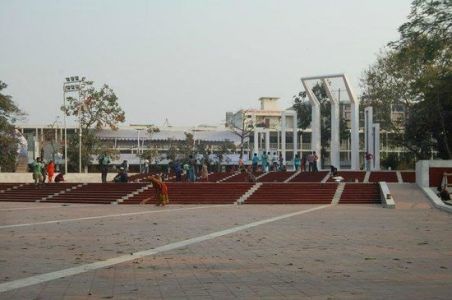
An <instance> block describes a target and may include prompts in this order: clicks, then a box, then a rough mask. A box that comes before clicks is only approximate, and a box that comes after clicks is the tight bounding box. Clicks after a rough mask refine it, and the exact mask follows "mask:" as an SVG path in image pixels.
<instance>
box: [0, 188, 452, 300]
mask: <svg viewBox="0 0 452 300" xmlns="http://www.w3.org/2000/svg"><path fill="white" fill-rule="evenodd" d="M400 186H401V185H397V186H396V185H394V186H393V185H390V189H391V193H392V194H393V196H394V199H395V201H396V204H397V209H394V210H391V209H383V208H381V207H379V206H374V205H337V206H328V207H326V208H324V209H319V210H316V211H310V212H307V213H303V214H300V215H297V216H293V217H289V218H285V219H281V220H278V221H274V222H270V223H266V224H262V225H259V226H256V227H252V228H248V229H244V230H241V231H237V232H235V233H231V234H226V235H223V236H220V237H216V238H212V239H209V240H205V241H202V242H195V243H192V244H190V245H187V246H183V247H181V248H176V249H172V250H169V251H162V252H159V253H157V254H155V255H150V256H146V257H142V258H139V259H132V260H130V261H127V262H123V263H118V264H114V265H111V266H108V267H105V268H98V269H96V270H92V271H88V272H83V273H80V274H77V275H72V276H66V277H64V278H58V279H53V280H50V281H47V282H44V283H40V284H36V285H30V286H26V287H22V288H17V289H12V290H9V291H5V292H2V293H0V299H303V298H309V299H389V298H391V299H450V294H451V292H452V239H451V237H452V227H451V224H452V222H451V221H452V215H450V214H447V213H444V212H441V211H438V210H436V209H433V208H432V207H431V206H430V205H429V203H428V200H426V199H424V198H423V195H422V193H418V191H417V190H416V188H415V187H414V186H411V185H404V186H403V187H400ZM45 205H47V206H49V207H48V208H46V209H41V207H44V206H45ZM51 206H52V207H51ZM313 207H315V206H313V205H242V206H233V205H228V206H210V205H209V206H202V207H200V206H176V205H174V206H170V207H167V208H164V209H162V208H155V207H153V206H114V205H91V206H88V207H87V206H81V205H70V206H58V205H54V204H53V205H50V204H46V203H41V204H40V203H36V204H35V203H31V204H26V203H0V241H1V242H0V270H1V271H0V285H1V284H2V283H6V282H12V281H15V280H19V279H23V278H29V277H32V276H35V275H39V274H43V273H49V272H53V271H58V270H63V269H67V268H71V267H75V266H83V265H85V264H89V263H92V262H96V261H103V260H106V259H109V258H114V257H119V256H124V255H128V254H130V253H133V252H136V251H142V250H148V249H151V248H157V247H161V246H164V245H167V244H170V243H174V242H178V241H181V240H186V239H189V238H195V237H199V236H203V235H206V234H209V233H212V232H218V231H221V230H224V229H227V228H234V227H237V226H241V225H244V224H248V223H252V222H256V221H259V220H264V219H268V218H271V217H275V216H280V215H284V214H287V213H291V212H296V211H301V210H307V209H310V208H313ZM17 208H33V209H17ZM34 208H36V209H34ZM8 209H16V210H8ZM178 209H180V210H178ZM145 210H146V211H153V212H150V213H145V214H135V215H131V214H129V215H126V214H127V213H134V212H140V211H145ZM172 210H174V211H172ZM114 214H125V215H123V216H114V217H105V218H97V219H87V220H73V221H69V222H65V221H61V222H60V223H51V224H34V225H33V224H31V223H38V222H44V221H51V220H57V219H58V220H64V219H76V218H81V217H85V216H90V217H95V216H105V215H114ZM23 223H28V224H29V225H27V226H22V227H14V228H1V226H5V225H11V224H23Z"/></svg>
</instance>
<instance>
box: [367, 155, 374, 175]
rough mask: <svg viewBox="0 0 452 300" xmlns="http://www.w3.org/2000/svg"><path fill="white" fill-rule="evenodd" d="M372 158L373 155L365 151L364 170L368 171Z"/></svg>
mask: <svg viewBox="0 0 452 300" xmlns="http://www.w3.org/2000/svg"><path fill="white" fill-rule="evenodd" d="M373 158H374V156H373V155H372V154H371V153H369V152H366V170H367V171H370V167H371V163H372V159H373Z"/></svg>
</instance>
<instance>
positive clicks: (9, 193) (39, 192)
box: [0, 183, 77, 202]
mask: <svg viewBox="0 0 452 300" xmlns="http://www.w3.org/2000/svg"><path fill="white" fill-rule="evenodd" d="M76 185H77V184H76V183H45V184H41V185H40V186H39V187H38V186H35V185H34V184H32V183H27V184H24V185H22V186H20V187H18V188H11V189H9V190H5V191H4V192H3V193H1V194H0V195H1V196H0V201H14V202H16V201H17V202H19V201H20V202H36V201H42V200H45V199H46V198H48V197H49V196H52V195H54V194H58V193H61V192H63V191H65V190H66V189H70V188H72V187H74V186H76Z"/></svg>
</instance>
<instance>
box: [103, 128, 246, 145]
mask: <svg viewBox="0 0 452 300" xmlns="http://www.w3.org/2000/svg"><path fill="white" fill-rule="evenodd" d="M185 132H189V133H192V134H193V138H194V139H195V140H201V141H209V142H222V141H226V140H228V141H231V142H234V143H239V142H240V138H239V137H238V136H237V135H235V134H234V133H232V132H231V131H229V130H205V131H197V130H165V129H160V131H159V132H156V133H153V134H152V135H150V134H149V133H148V132H146V131H145V130H141V131H139V132H138V131H137V130H134V129H124V128H120V129H118V130H109V129H102V130H100V131H98V132H97V133H96V135H97V137H99V138H100V139H117V140H137V139H138V134H139V136H140V139H143V138H144V139H145V140H152V141H159V140H160V141H162V140H179V141H183V140H185Z"/></svg>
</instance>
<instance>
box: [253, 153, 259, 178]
mask: <svg viewBox="0 0 452 300" xmlns="http://www.w3.org/2000/svg"><path fill="white" fill-rule="evenodd" d="M258 164H259V156H257V153H254V156H253V172H254V173H256V171H257V166H258Z"/></svg>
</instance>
